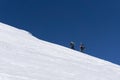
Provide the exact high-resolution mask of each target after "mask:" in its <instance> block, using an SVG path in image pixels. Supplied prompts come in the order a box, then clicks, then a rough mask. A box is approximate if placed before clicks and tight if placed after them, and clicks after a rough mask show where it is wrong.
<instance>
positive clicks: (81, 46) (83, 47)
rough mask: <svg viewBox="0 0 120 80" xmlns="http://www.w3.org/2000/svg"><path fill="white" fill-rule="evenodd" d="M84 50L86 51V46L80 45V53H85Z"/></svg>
mask: <svg viewBox="0 0 120 80" xmlns="http://www.w3.org/2000/svg"><path fill="white" fill-rule="evenodd" d="M84 49H85V46H84V44H83V43H81V44H80V51H81V52H83V51H84Z"/></svg>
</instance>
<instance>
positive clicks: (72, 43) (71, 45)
mask: <svg viewBox="0 0 120 80" xmlns="http://www.w3.org/2000/svg"><path fill="white" fill-rule="evenodd" d="M74 47H75V43H74V42H72V41H71V42H70V48H71V49H75V48H74Z"/></svg>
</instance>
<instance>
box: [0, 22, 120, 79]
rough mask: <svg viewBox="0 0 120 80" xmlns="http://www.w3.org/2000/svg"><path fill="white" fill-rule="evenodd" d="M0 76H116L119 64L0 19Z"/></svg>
mask: <svg viewBox="0 0 120 80" xmlns="http://www.w3.org/2000/svg"><path fill="white" fill-rule="evenodd" d="M0 80H120V66H118V65H115V64H113V63H110V62H108V61H104V60H101V59H98V58H95V57H92V56H89V55H86V54H83V53H80V52H78V51H74V50H71V49H69V48H65V47H63V46H60V45H56V44H53V43H49V42H46V41H43V40H39V39H37V38H35V37H34V36H32V35H31V34H30V33H28V32H26V31H24V30H20V29H16V28H14V27H11V26H8V25H6V24H3V23H0Z"/></svg>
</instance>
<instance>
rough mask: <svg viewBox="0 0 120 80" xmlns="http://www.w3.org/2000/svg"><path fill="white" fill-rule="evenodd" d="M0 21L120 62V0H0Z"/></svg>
mask: <svg viewBox="0 0 120 80" xmlns="http://www.w3.org/2000/svg"><path fill="white" fill-rule="evenodd" d="M0 22H3V23H6V24H9V25H12V26H15V27H17V28H21V29H25V30H27V31H29V32H31V33H32V34H33V35H34V36H36V37H38V38H40V39H43V40H46V41H49V42H53V43H56V44H60V45H63V46H66V47H69V42H70V41H74V42H75V44H76V45H75V46H76V50H79V44H80V42H83V43H84V44H85V46H86V51H85V52H86V53H87V54H89V55H92V56H96V57H99V58H102V59H105V60H108V61H111V62H114V63H117V64H119V65H120V0H0Z"/></svg>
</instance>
